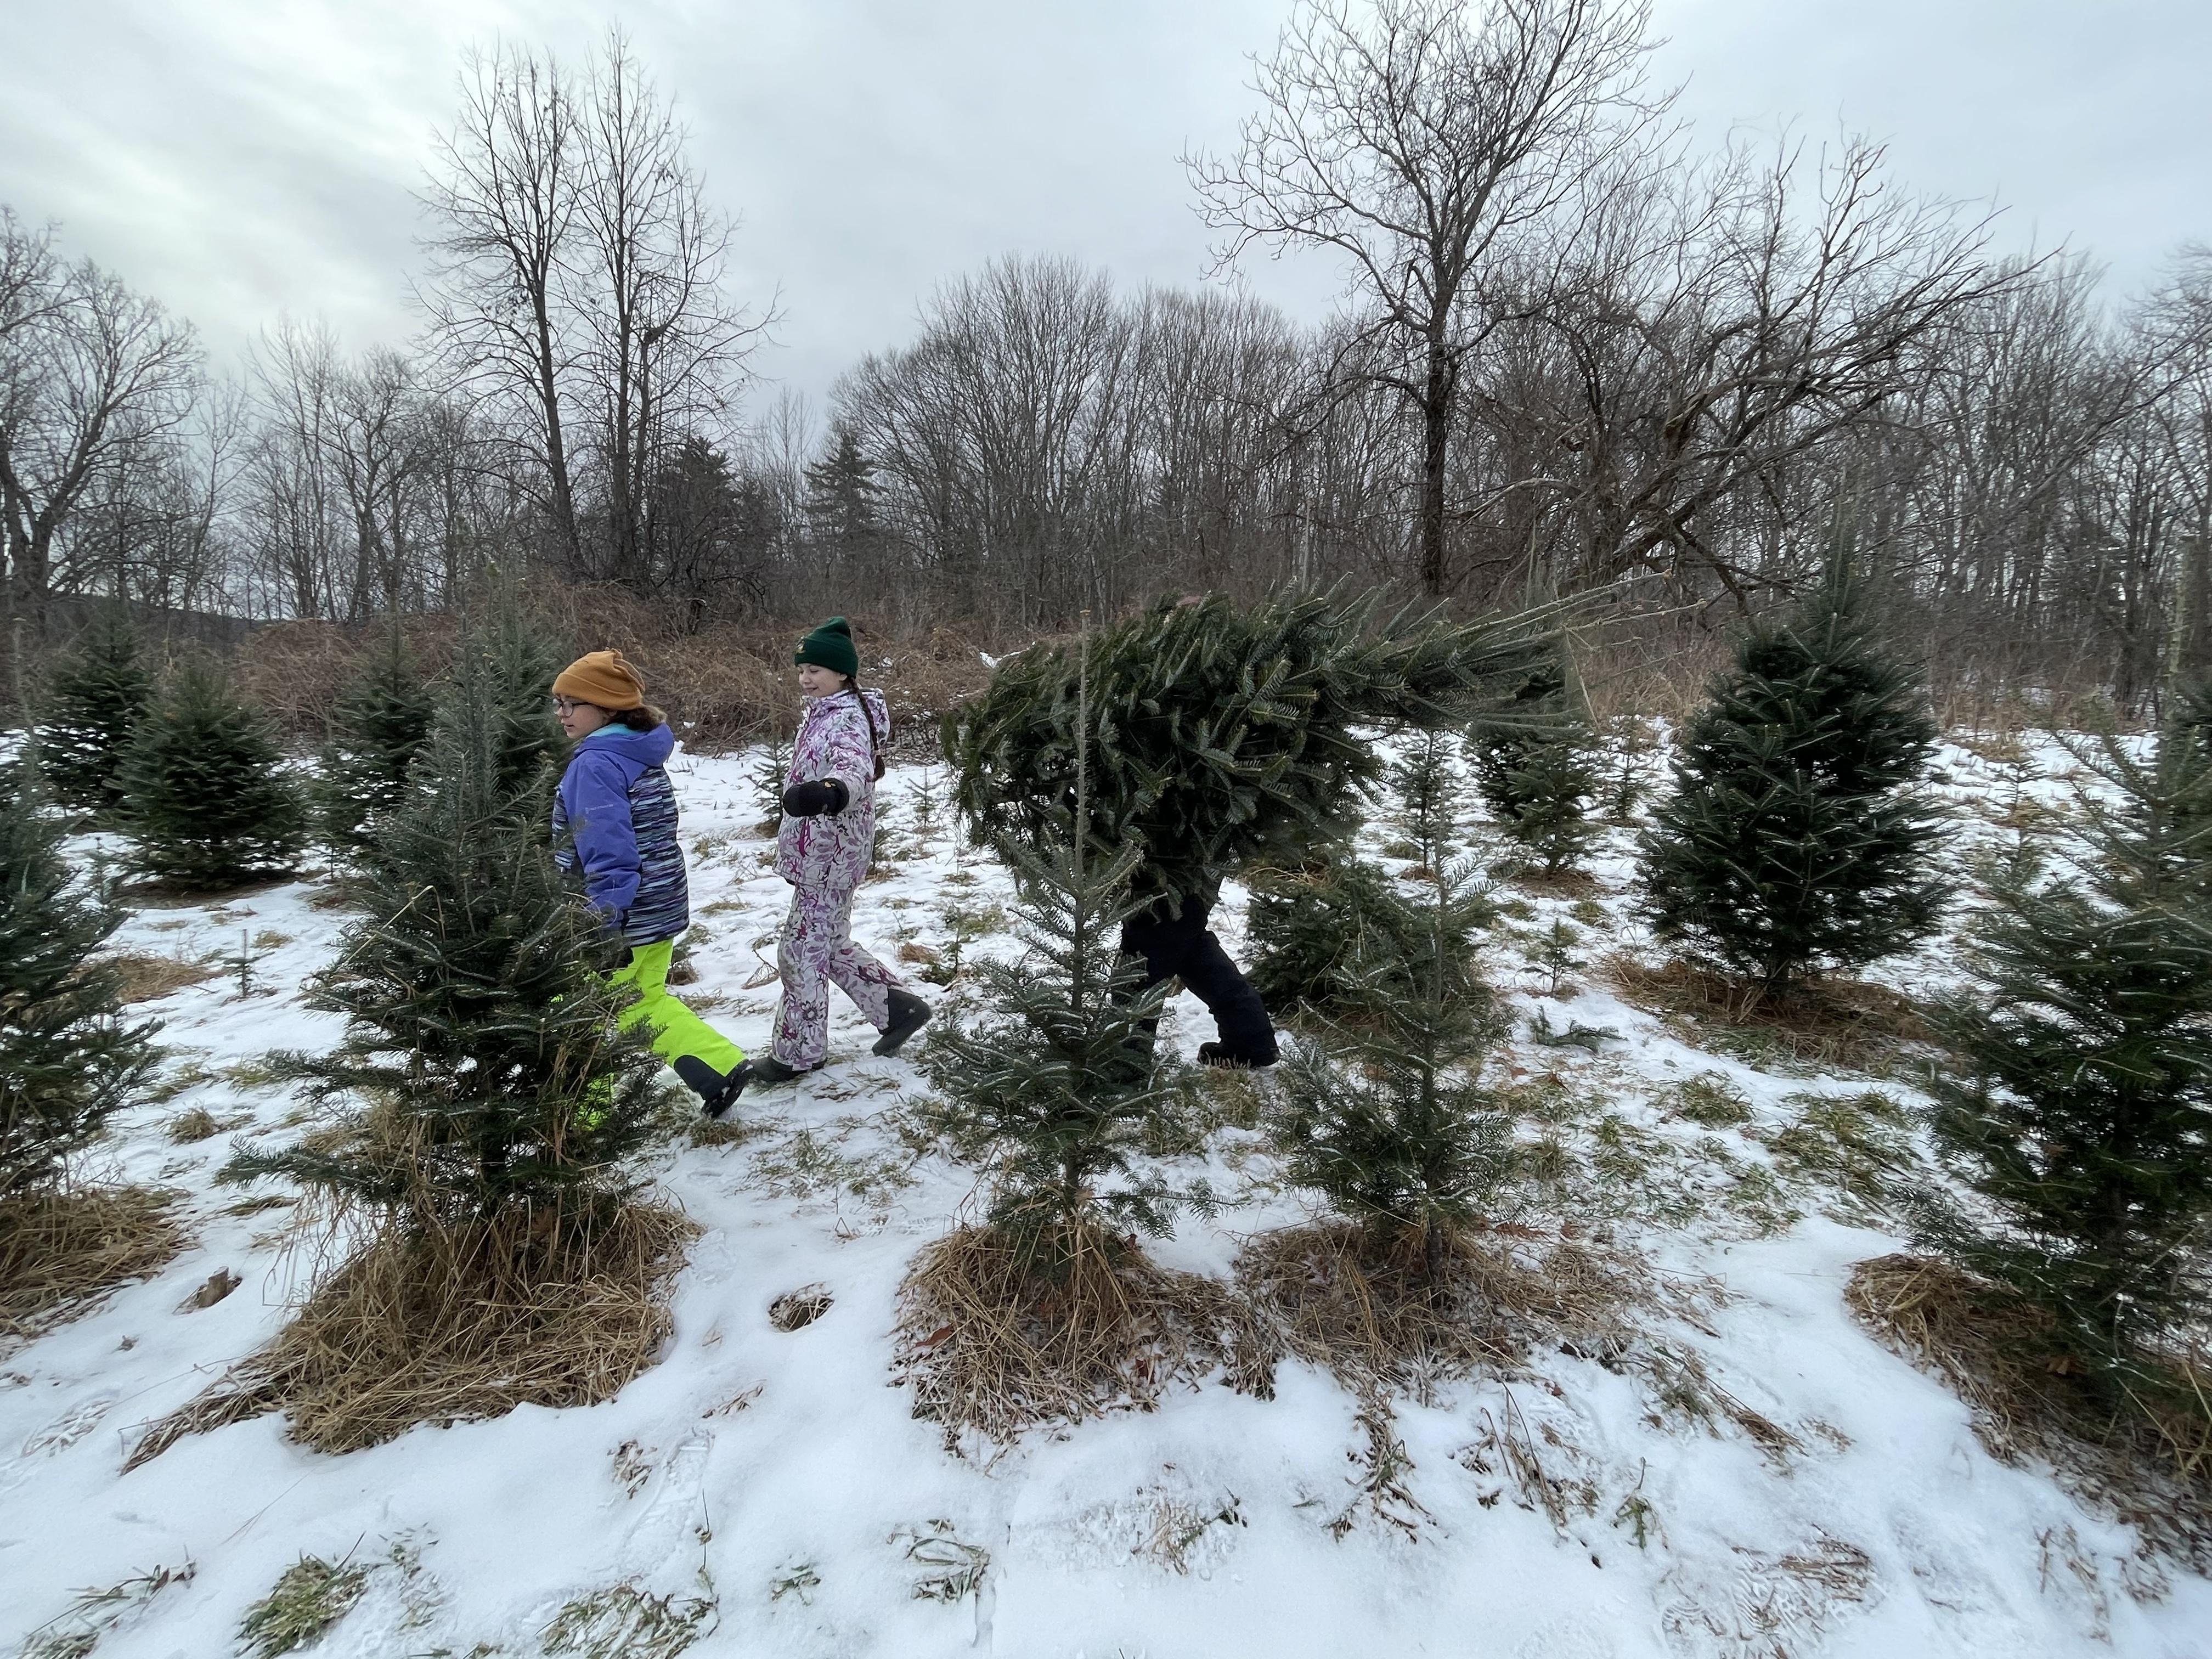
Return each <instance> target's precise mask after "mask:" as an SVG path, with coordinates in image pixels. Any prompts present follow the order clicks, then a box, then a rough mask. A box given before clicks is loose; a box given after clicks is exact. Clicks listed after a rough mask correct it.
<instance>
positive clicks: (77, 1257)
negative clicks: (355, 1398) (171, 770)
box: [0, 763, 181, 1335]
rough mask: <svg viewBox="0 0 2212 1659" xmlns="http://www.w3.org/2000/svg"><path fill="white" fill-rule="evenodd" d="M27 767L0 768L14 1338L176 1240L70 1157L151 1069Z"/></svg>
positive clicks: (5, 1133) (101, 916) (4, 1223)
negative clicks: (91, 1180) (87, 1182)
mask: <svg viewBox="0 0 2212 1659" xmlns="http://www.w3.org/2000/svg"><path fill="white" fill-rule="evenodd" d="M62 827H63V826H62V823H61V820H60V818H59V817H58V815H57V813H56V812H55V811H54V810H53V808H52V802H51V801H50V800H49V799H48V797H47V793H46V789H45V787H44V786H43V783H42V781H41V780H40V777H39V775H38V773H37V770H36V769H35V768H33V767H32V766H28V765H24V764H21V763H16V764H10V765H7V766H0V1334H7V1335H22V1334H27V1333H28V1332H29V1331H30V1330H31V1329H32V1328H33V1327H34V1326H35V1325H37V1324H40V1323H43V1322H46V1321H48V1320H50V1319H51V1318H52V1317H53V1316H56V1315H57V1314H58V1313H59V1312H61V1311H63V1310H64V1309H67V1308H69V1307H71V1306H74V1305H81V1304H82V1301H83V1299H84V1298H85V1297H88V1296H90V1295H92V1294H94V1293H96V1292H97V1291H100V1290H101V1289H104V1288H106V1286H108V1285H112V1284H114V1283H117V1282H118V1281H119V1280H121V1279H126V1278H135V1277H141V1276H143V1275H144V1274H146V1273H151V1272H153V1271H154V1270H155V1269H156V1268H158V1267H160V1266H161V1263H162V1262H164V1261H167V1259H168V1258H169V1256H171V1255H173V1254H174V1253H175V1251H176V1249H177V1248H178V1246H179V1243H181V1235H180V1234H179V1231H177V1229H176V1228H175V1227H173V1225H170V1223H169V1222H168V1221H167V1219H166V1218H165V1215H164V1212H165V1211H166V1209H167V1200H165V1199H162V1198H161V1197H158V1196H157V1195H155V1194H149V1193H139V1192H115V1191H106V1190H101V1189H99V1188H87V1187H84V1186H82V1185H81V1184H75V1183H72V1182H70V1180H69V1179H68V1176H69V1161H70V1155H71V1154H72V1153H74V1152H77V1151H78V1150H80V1149H81V1148H82V1147H83V1146H86V1145H87V1144H88V1143H89V1142H90V1141H92V1140H93V1139H95V1138H96V1137H97V1136H98V1135H99V1134H100V1130H101V1126H102V1125H103V1124H104V1123H105V1122H106V1120H107V1119H108V1118H109V1117H110V1116H112V1115H113V1114H114V1113H116V1112H117V1111H118V1110H120V1109H122V1108H123V1107H125V1106H126V1105H128V1104H130V1103H131V1099H132V1097H133V1095H134V1093H135V1091H137V1088H138V1086H139V1085H141V1084H142V1083H143V1081H144V1080H145V1078H146V1074H147V1073H148V1072H149V1070H150V1069H151V1068H152V1066H153V1064H154V1050H153V1048H152V1046H151V1042H150V1039H151V1037H152V1036H153V1033H154V1032H155V1030H156V1029H157V1028H156V1026H155V1024H154V1023H153V1022H151V1021H140V1022H132V1021H131V1020H129V1019H127V1018H125V1013H124V1010H123V1006H122V1000H121V995H120V984H119V976H118V974H117V971H116V969H114V968H113V967H112V966H108V965H104V964H102V963H99V962H97V961H95V960H94V956H93V953H94V951H97V950H98V949H99V947H100V945H101V944H103V943H104V942H105V941H106V939H107V937H108V936H109V935H110V934H111V933H113V932H114V931H115V929H116V927H118V925H120V923H121V922H122V921H123V916H122V913H121V912H119V911H118V910H116V909H114V908H112V907H111V906H110V905H108V904H107V903H106V902H105V900H104V899H103V898H102V897H101V896H99V895H97V894H94V893H90V892H88V891H87V890H85V888H84V885H83V884H82V881H81V880H80V879H79V878H77V877H76V874H75V873H74V872H72V871H71V870H70V867H69V866H68V864H67V862H66V861H65V860H64V858H63V856H62V850H61V842H62Z"/></svg>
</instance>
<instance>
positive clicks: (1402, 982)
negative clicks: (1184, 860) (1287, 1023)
mask: <svg viewBox="0 0 2212 1659" xmlns="http://www.w3.org/2000/svg"><path fill="white" fill-rule="evenodd" d="M1249 886H1250V889H1251V894H1252V897H1251V902H1250V904H1249V906H1248V908H1246V911H1245V921H1244V929H1245V934H1246V937H1247V938H1248V939H1250V941H1251V943H1252V948H1253V951H1254V956H1253V960H1252V966H1251V972H1250V975H1249V977H1250V979H1251V981H1252V988H1253V989H1254V990H1255V991H1257V992H1258V993H1259V994H1260V1000H1261V1001H1262V1002H1264V1003H1265V1004H1266V1005H1267V1006H1268V1007H1269V1008H1271V1009H1277V1010H1280V1011H1281V1012H1284V1013H1285V1014H1286V1015H1289V1016H1291V1017H1292V1018H1304V1019H1316V1018H1318V1019H1322V1020H1328V1021H1334V1022H1338V1023H1356V1022H1358V1021H1361V1020H1364V1019H1366V1018H1370V1017H1371V1016H1372V1015H1373V1014H1374V1013H1375V1012H1376V1009H1377V1007H1378V1006H1379V1005H1380V1004H1382V1003H1384V1002H1388V1001H1389V1000H1394V999H1395V998H1397V997H1399V996H1401V995H1403V994H1406V993H1407V991H1408V990H1409V989H1410V988H1411V984H1410V981H1408V980H1407V979H1406V978H1405V976H1404V975H1401V974H1396V973H1394V972H1393V971H1392V969H1391V968H1390V964H1391V963H1404V962H1411V961H1413V960H1414V959H1416V957H1418V954H1419V941H1420V939H1421V938H1422V936H1423V934H1424V933H1425V930H1426V929H1427V927H1429V925H1430V920H1431V919H1430V917H1429V916H1428V914H1427V912H1426V911H1425V908H1423V907H1422V906H1419V905H1417V904H1415V903H1413V902H1412V901H1410V900H1409V899H1407V897H1406V896H1405V895H1404V894H1402V893H1401V892H1400V891H1399V890H1398V888H1397V885H1396V884H1395V883H1394V882H1393V881H1392V880H1391V878H1390V876H1389V872H1387V871H1384V870H1382V869H1378V868H1377V867H1376V866H1374V865H1371V864H1369V863H1366V862H1364V860H1360V859H1358V857H1356V856H1354V855H1353V854H1352V853H1351V852H1350V850H1349V849H1348V848H1338V849H1335V850H1334V851H1333V852H1332V853H1331V854H1329V855H1328V856H1326V857H1324V858H1322V860H1318V861H1316V862H1315V863H1312V864H1309V865H1306V866H1303V867H1302V868H1299V869H1296V870H1255V871H1254V872H1252V874H1251V877H1250V880H1249ZM1491 919H1492V912H1491V910H1490V909H1489V908H1488V905H1487V901H1483V902H1475V901H1474V900H1473V899H1470V901H1469V902H1468V906H1467V908H1466V910H1465V912H1464V913H1463V914H1462V916H1461V918H1460V920H1461V921H1462V923H1463V924H1464V926H1463V927H1462V929H1461V931H1460V932H1459V933H1456V934H1455V935H1454V936H1453V938H1452V939H1451V941H1450V944H1451V947H1452V949H1453V950H1455V951H1457V952H1458V953H1459V956H1460V957H1461V958H1462V960H1471V959H1472V957H1473V955H1474V933H1475V930H1476V929H1477V928H1479V927H1483V926H1486V925H1487V923H1488V922H1489V921H1490V920H1491Z"/></svg>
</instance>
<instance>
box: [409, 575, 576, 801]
mask: <svg viewBox="0 0 2212 1659" xmlns="http://www.w3.org/2000/svg"><path fill="white" fill-rule="evenodd" d="M567 665H568V653H566V652H565V651H563V650H562V647H561V645H560V643H559V642H558V641H556V640H553V639H551V638H550V637H549V636H548V635H545V634H544V632H542V631H541V630H539V629H538V628H537V627H536V626H534V625H533V624H532V622H531V620H530V618H529V617H527V616H526V615H525V614H524V612H523V610H522V605H521V603H520V600H519V599H517V598H516V596H515V595H514V594H513V592H508V591H507V590H505V589H501V590H500V591H499V592H496V593H495V595H494V596H493V598H492V600H491V602H490V604H489V607H488V609H487V611H486V613H485V614H483V615H482V616H480V617H478V618H477V621H476V622H475V623H473V624H472V625H471V627H470V629H468V631H467V632H466V633H465V634H464V635H463V636H462V639H461V643H460V649H459V652H458V653H456V656H455V659H454V664H453V680H452V682H451V686H450V689H449V690H447V693H446V694H445V696H443V697H442V698H441V701H440V705H439V707H438V708H437V709H436V711H435V713H434V714H432V716H431V720H430V727H431V731H432V732H433V733H434V734H436V733H439V732H442V731H443V730H444V728H445V727H446V726H448V725H451V724H453V722H455V721H457V720H459V721H463V722H465V723H467V724H470V725H472V726H473V725H475V724H477V723H478V722H482V721H489V729H490V732H491V738H490V741H491V745H492V754H493V757H494V759H495V766H494V780H495V787H497V788H498V789H500V790H501V791H503V792H505V793H527V794H528V795H529V797H530V799H532V801H533V802H535V803H536V804H537V805H538V807H540V808H542V809H544V810H549V811H550V807H551V804H552V799H553V788H554V786H555V784H556V783H557V782H558V781H559V772H558V768H559V764H560V762H561V760H562V757H564V756H566V755H567V753H568V738H567V736H566V735H565V734H564V733H563V732H562V730H561V722H560V720H558V719H556V717H555V715H554V713H553V679H554V677H555V676H556V675H557V674H558V673H559V672H560V671H562V669H563V668H564V667H566V666H567ZM470 741H474V739H473V738H471V739H470Z"/></svg>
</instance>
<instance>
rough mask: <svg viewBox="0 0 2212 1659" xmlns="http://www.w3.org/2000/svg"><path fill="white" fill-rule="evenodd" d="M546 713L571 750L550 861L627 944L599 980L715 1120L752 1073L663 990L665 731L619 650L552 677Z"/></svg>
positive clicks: (674, 900)
mask: <svg viewBox="0 0 2212 1659" xmlns="http://www.w3.org/2000/svg"><path fill="white" fill-rule="evenodd" d="M553 706H554V708H555V710H556V713H558V714H559V715H560V716H561V729H562V731H564V732H567V733H568V737H569V740H570V741H571V742H573V743H574V744H575V747H574V749H573V750H570V751H569V755H568V770H567V771H566V772H564V773H563V774H562V778H561V788H560V793H558V794H557V795H556V797H555V799H554V802H553V842H554V857H555V858H556V860H559V862H560V864H561V866H562V868H563V869H565V870H570V871H575V872H580V873H581V875H582V877H583V882H584V896H585V897H586V900H587V901H588V902H590V904H591V906H592V908H593V909H594V910H596V911H598V912H599V915H601V916H603V917H604V918H605V920H606V921H607V922H608V924H609V925H610V926H611V927H613V928H614V929H615V930H616V931H617V933H620V934H621V936H622V939H623V943H624V944H625V945H628V946H629V961H628V962H627V963H625V964H624V965H623V967H622V968H620V969H617V970H616V971H615V972H614V973H613V974H611V975H609V978H610V979H611V981H613V982H614V983H615V984H617V985H631V986H635V987H636V989H637V993H638V998H637V1000H636V1001H635V1002H634V1003H632V1004H631V1005H630V1006H629V1007H627V1008H625V1009H624V1010H623V1013H622V1018H621V1024H623V1026H624V1027H628V1026H631V1025H635V1024H639V1023H640V1022H642V1023H644V1024H647V1025H648V1026H650V1027H651V1028H652V1031H653V1052H654V1053H655V1054H659V1056H660V1057H661V1058H662V1059H663V1060H666V1061H667V1062H668V1064H669V1065H670V1066H671V1067H672V1068H673V1069H674V1071H675V1073H676V1075H677V1076H678V1077H680V1078H682V1079H684V1083H685V1085H687V1086H688V1087H690V1090H691V1091H692V1092H693V1093H695V1094H696V1095H697V1096H698V1097H699V1099H700V1102H701V1103H702V1105H703V1106H704V1107H705V1109H706V1112H707V1115H708V1116H709V1117H720V1116H721V1115H722V1114H723V1113H725V1112H726V1111H728V1110H729V1109H730V1108H731V1106H732V1105H733V1104H734V1103H736V1101H737V1098H738V1095H739V1094H740V1093H742V1092H743V1091H744V1086H745V1082H746V1079H748V1078H749V1077H750V1075H751V1071H752V1067H751V1065H750V1062H749V1061H748V1060H746V1059H745V1053H744V1049H742V1048H738V1045H737V1044H736V1043H734V1042H731V1041H730V1040H729V1038H727V1037H726V1036H723V1035H722V1034H721V1033H720V1031H717V1030H714V1027H713V1026H711V1025H709V1024H707V1022H706V1021H705V1020H703V1019H702V1018H699V1016H698V1015H696V1014H695V1013H693V1012H691V1011H690V1009H689V1008H687V1007H685V1006H684V1004H683V1003H682V1002H680V1001H678V1000H677V998H676V997H675V995H674V994H671V992H670V990H669V988H668V964H669V958H670V957H671V954H672V952H673V951H674V950H675V945H676V937H677V935H678V934H679V933H682V932H683V931H684V929H685V928H686V927H689V926H690V923H691V897H690V887H689V884H687V883H686V882H685V880H684V849H683V848H682V847H681V846H680V845H678V842H677V839H676V791H675V789H674V787H672V786H671V784H670V783H669V781H668V774H667V772H666V770H665V767H666V764H667V762H668V757H669V756H670V755H671V754H673V753H674V752H675V750H676V737H675V734H674V733H673V732H671V731H670V730H669V729H668V722H667V721H666V720H664V719H662V718H661V714H660V711H659V709H657V708H650V707H648V706H647V703H646V701H645V683H644V682H643V681H642V680H641V679H640V678H638V676H637V671H636V670H635V669H634V668H632V667H631V666H630V665H629V663H627V662H625V661H624V660H623V654H622V653H621V652H619V651H593V652H591V653H588V654H587V655H585V656H582V657H580V658H578V659H576V660H575V661H574V662H573V663H571V664H569V665H568V667H566V668H565V669H563V670H562V671H561V672H560V674H559V675H558V676H557V677H556V678H555V679H554V681H553Z"/></svg>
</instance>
